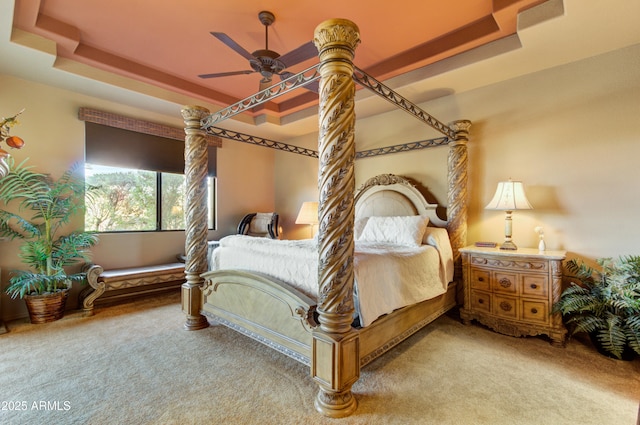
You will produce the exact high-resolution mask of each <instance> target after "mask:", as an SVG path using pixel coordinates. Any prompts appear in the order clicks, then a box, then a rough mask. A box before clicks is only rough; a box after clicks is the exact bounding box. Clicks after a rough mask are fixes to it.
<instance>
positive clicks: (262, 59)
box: [198, 11, 318, 91]
mask: <svg viewBox="0 0 640 425" xmlns="http://www.w3.org/2000/svg"><path fill="white" fill-rule="evenodd" d="M258 19H260V22H261V23H262V25H264V28H265V48H264V49H260V50H256V51H255V52H253V53H249V52H248V51H247V50H245V49H244V48H243V47H242V46H240V45H239V44H238V43H236V42H235V41H233V40H232V39H231V37H229V36H228V35H226V34H224V33H221V32H211V35H213V36H214V37H216V38H217V39H218V40H220V41H222V42H223V43H224V44H226V45H227V46H229V47H230V48H231V49H233V50H234V51H235V52H236V53H239V54H240V55H241V56H242V57H244V58H245V59H248V60H249V65H250V66H251V68H252V69H251V70H244V71H231V72H219V73H214V74H201V75H198V77H200V78H217V77H227V76H230V75H242V74H252V73H254V72H259V73H260V75H262V79H261V80H260V89H261V90H262V89H263V88H265V87H267V86H268V85H270V84H271V79H272V77H273V75H274V74H275V75H279V76H280V78H281V79H285V78H287V77H290V76H292V75H293V74H292V73H291V72H286V71H285V69H287V68H289V67H290V66H293V65H296V64H298V63H300V62H304V61H306V60H307V59H311V58H312V57H314V56H317V55H318V51H317V50H316V47H315V45H314V44H313V42H312V41H309V42H308V43H305V44H303V45H302V46H300V47H298V48H296V49H294V50H292V51H290V52H289V53H285V54H284V55H282V56H280V54H279V53H277V52H274V51H273V50H269V25H271V24H273V22H274V21H275V20H276V17H275V16H274V14H273V13H271V12H268V11H262V12H260V13H258ZM310 89H311V88H310ZM316 91H317V89H316Z"/></svg>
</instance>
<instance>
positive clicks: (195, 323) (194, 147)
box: [181, 106, 209, 331]
mask: <svg viewBox="0 0 640 425" xmlns="http://www.w3.org/2000/svg"><path fill="white" fill-rule="evenodd" d="M181 112H182V118H183V119H184V124H185V128H184V131H185V133H186V136H185V146H184V162H185V170H184V174H185V185H186V194H185V197H186V199H185V208H186V211H185V222H186V223H185V233H186V241H185V252H186V257H187V260H186V263H185V268H184V271H185V275H186V278H187V281H186V282H185V283H184V284H183V285H182V311H183V312H184V313H185V314H186V316H187V321H186V323H185V324H184V328H185V329H186V330H190V331H194V330H198V329H203V328H206V327H207V326H209V322H208V321H207V318H206V317H204V316H203V315H202V314H200V306H201V304H202V292H201V288H202V284H203V283H204V279H202V277H200V275H201V274H202V273H204V272H206V271H207V234H208V229H207V227H208V226H207V211H208V208H207V171H208V170H207V169H208V152H207V139H206V135H205V131H204V130H202V128H201V124H200V120H201V119H203V118H204V117H206V116H207V115H209V110H208V109H206V108H202V107H200V106H185V107H184V108H183V109H182V111H181Z"/></svg>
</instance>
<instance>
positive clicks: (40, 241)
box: [0, 156, 98, 323]
mask: <svg viewBox="0 0 640 425" xmlns="http://www.w3.org/2000/svg"><path fill="white" fill-rule="evenodd" d="M6 162H7V165H8V169H9V172H8V173H7V174H6V175H5V176H4V177H2V178H0V201H3V202H4V204H5V206H7V207H9V206H13V208H12V209H11V211H10V210H6V209H0V236H3V237H6V238H9V239H20V240H22V241H23V243H22V245H21V246H20V252H19V254H18V255H19V257H20V259H21V260H22V261H23V263H24V264H25V265H26V266H28V268H29V270H21V271H15V272H12V274H11V277H10V279H9V283H10V284H9V286H8V287H7V293H8V294H9V295H10V296H11V297H12V298H18V297H19V298H24V299H25V301H26V304H27V308H28V310H29V315H30V317H31V322H32V323H44V322H49V321H53V320H57V319H60V318H61V317H62V316H63V315H64V308H65V305H66V300H67V297H68V290H69V288H70V286H71V283H72V282H74V281H83V280H84V279H85V274H84V273H82V272H78V273H68V272H67V271H66V268H67V267H68V266H72V265H74V264H76V263H78V262H80V261H88V260H89V258H88V256H89V249H90V248H91V247H92V246H93V245H95V244H96V243H97V241H98V239H97V236H96V235H95V234H93V233H89V232H71V233H68V234H63V230H64V229H63V228H64V226H65V225H66V224H68V223H69V220H70V219H71V217H72V216H73V215H74V214H76V213H78V212H81V211H82V209H83V208H84V193H85V185H84V179H83V178H82V176H81V175H80V174H79V172H78V171H79V170H78V168H79V167H78V166H77V165H76V166H74V167H72V168H71V169H69V170H67V171H66V172H65V173H64V174H62V176H61V177H60V178H59V179H57V180H56V179H53V178H51V176H49V175H46V174H41V173H38V172H35V171H33V169H32V167H31V166H27V165H25V162H26V160H25V161H22V162H21V163H20V164H18V165H16V164H15V160H14V159H13V157H11V156H8V157H7V158H6ZM16 209H17V211H18V212H17V213H16V212H13V211H15V210H16Z"/></svg>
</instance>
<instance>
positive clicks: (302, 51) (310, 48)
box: [278, 41, 318, 68]
mask: <svg viewBox="0 0 640 425" xmlns="http://www.w3.org/2000/svg"><path fill="white" fill-rule="evenodd" d="M313 57H318V49H316V46H315V45H314V44H313V41H309V42H308V43H305V44H303V45H302V46H300V47H298V48H297V49H293V50H292V51H290V52H289V53H285V54H284V55H282V56H280V57H279V58H278V60H279V61H280V62H282V63H284V64H285V66H286V67H287V68H289V67H290V66H293V65H295V64H298V63H300V62H304V61H306V60H307V59H311V58H313Z"/></svg>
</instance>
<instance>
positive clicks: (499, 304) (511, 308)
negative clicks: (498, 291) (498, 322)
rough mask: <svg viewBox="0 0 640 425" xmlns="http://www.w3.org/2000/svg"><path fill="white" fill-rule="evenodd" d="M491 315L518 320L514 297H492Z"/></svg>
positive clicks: (516, 304) (516, 302)
mask: <svg viewBox="0 0 640 425" xmlns="http://www.w3.org/2000/svg"><path fill="white" fill-rule="evenodd" d="M492 304H493V314H495V315H496V316H500V317H506V318H509V319H517V318H518V299H517V298H514V297H504V296H502V295H494V296H493V297H492Z"/></svg>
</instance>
